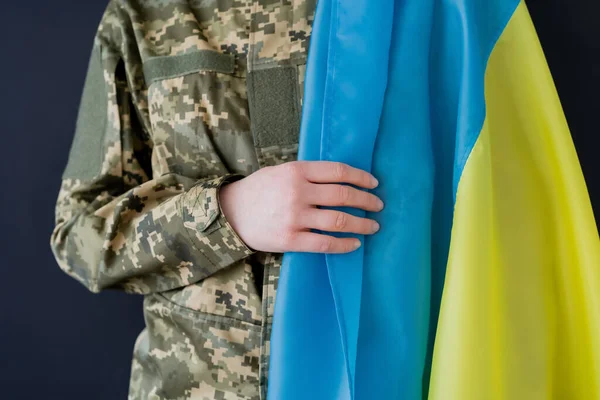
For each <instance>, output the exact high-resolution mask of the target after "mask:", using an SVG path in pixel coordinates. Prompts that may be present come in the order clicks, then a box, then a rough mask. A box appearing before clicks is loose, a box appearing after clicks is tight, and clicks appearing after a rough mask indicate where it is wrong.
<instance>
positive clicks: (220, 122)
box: [144, 50, 258, 179]
mask: <svg viewBox="0 0 600 400" xmlns="http://www.w3.org/2000/svg"><path fill="white" fill-rule="evenodd" d="M144 76H145V78H146V81H147V84H148V101H149V112H150V121H151V124H152V132H153V141H154V152H153V159H152V166H153V173H154V174H155V175H162V174H165V173H176V174H179V175H183V176H186V177H190V178H196V179H197V178H207V177H214V176H219V175H224V174H226V173H228V172H236V173H242V174H247V173H250V172H252V171H254V170H256V169H257V168H258V160H257V157H256V152H255V149H254V141H253V137H252V133H251V125H250V116H249V110H248V96H247V89H246V74H245V71H244V70H240V69H238V68H236V63H235V58H234V56H232V55H227V54H222V53H219V52H217V51H213V50H200V51H195V52H190V53H187V54H183V55H176V56H166V57H153V58H150V59H148V60H146V61H145V62H144Z"/></svg>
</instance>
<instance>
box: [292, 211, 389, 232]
mask: <svg viewBox="0 0 600 400" xmlns="http://www.w3.org/2000/svg"><path fill="white" fill-rule="evenodd" d="M302 223H303V225H304V226H305V227H306V228H309V229H318V230H321V231H328V232H348V233H358V234H361V235H372V234H374V233H375V232H377V231H378V230H379V224H378V223H377V222H375V221H373V220H372V219H368V218H360V217H355V216H354V215H350V214H348V213H345V212H342V211H334V210H320V209H317V208H313V209H311V210H310V211H308V212H307V213H306V214H305V216H304V217H303V218H302Z"/></svg>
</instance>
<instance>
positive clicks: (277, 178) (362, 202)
mask: <svg viewBox="0 0 600 400" xmlns="http://www.w3.org/2000/svg"><path fill="white" fill-rule="evenodd" d="M340 183H349V184H352V185H355V186H357V187H362V188H366V189H372V188H374V187H376V186H377V180H376V179H375V178H374V177H373V176H372V175H371V174H369V173H368V172H365V171H362V170H359V169H356V168H352V167H350V166H348V165H346V164H341V163H335V162H326V161H295V162H289V163H285V164H282V165H278V166H275V167H266V168H262V169H260V170H258V171H257V172H255V173H253V174H252V175H250V176H248V177H246V178H244V179H241V180H239V181H237V182H233V183H230V184H228V185H225V186H223V187H222V188H221V190H220V195H219V197H220V204H221V208H222V210H223V213H224V214H225V218H227V220H228V221H229V223H230V224H231V225H232V227H233V229H234V230H235V231H236V232H237V234H238V235H239V236H240V238H241V239H242V240H243V241H244V242H245V243H246V244H247V245H248V247H250V248H252V249H254V250H258V251H265V252H276V253H283V252H287V251H294V252H312V253H347V252H351V251H354V250H356V249H357V248H358V247H360V240H358V239H356V238H336V237H333V236H330V235H326V234H319V233H315V232H311V231H310V230H311V229H318V230H320V231H328V232H352V233H358V234H366V235H368V234H373V233H375V232H377V231H378V230H379V225H378V224H377V222H375V221H373V220H371V219H367V218H359V217H355V216H352V215H350V214H348V213H344V212H341V211H335V210H326V209H319V208H317V206H347V207H354V208H360V209H363V210H367V211H380V210H381V209H382V208H383V202H382V201H381V200H380V199H379V198H377V197H376V196H375V195H373V194H371V193H368V192H366V191H363V190H360V189H356V188H354V187H352V186H348V185H341V184H340Z"/></svg>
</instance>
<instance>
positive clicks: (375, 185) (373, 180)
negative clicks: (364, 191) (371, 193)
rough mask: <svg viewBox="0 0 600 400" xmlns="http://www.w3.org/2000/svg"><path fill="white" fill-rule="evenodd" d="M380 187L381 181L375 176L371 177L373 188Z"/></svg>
mask: <svg viewBox="0 0 600 400" xmlns="http://www.w3.org/2000/svg"><path fill="white" fill-rule="evenodd" d="M377 185H379V181H378V180H377V178H375V177H374V176H372V177H371V186H373V187H377Z"/></svg>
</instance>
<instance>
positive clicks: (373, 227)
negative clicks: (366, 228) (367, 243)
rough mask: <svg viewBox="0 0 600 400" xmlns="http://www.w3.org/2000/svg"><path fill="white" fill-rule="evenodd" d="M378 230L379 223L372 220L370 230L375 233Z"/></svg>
mask: <svg viewBox="0 0 600 400" xmlns="http://www.w3.org/2000/svg"><path fill="white" fill-rule="evenodd" d="M378 230H379V224H378V223H377V222H373V226H372V227H371V232H372V233H375V232H377V231H378Z"/></svg>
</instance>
